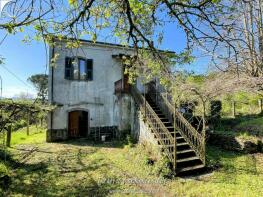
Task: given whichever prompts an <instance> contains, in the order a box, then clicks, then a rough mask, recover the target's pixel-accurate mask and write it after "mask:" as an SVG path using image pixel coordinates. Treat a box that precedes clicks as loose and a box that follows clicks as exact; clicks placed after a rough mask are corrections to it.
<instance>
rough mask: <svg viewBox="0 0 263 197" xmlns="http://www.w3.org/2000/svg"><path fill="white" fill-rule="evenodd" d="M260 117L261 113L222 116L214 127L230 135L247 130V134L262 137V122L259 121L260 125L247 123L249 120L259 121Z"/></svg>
mask: <svg viewBox="0 0 263 197" xmlns="http://www.w3.org/2000/svg"><path fill="white" fill-rule="evenodd" d="M260 118H262V115H260V114H259V115H239V116H236V117H235V118H222V119H221V120H220V122H219V123H218V125H216V126H215V128H214V129H215V130H217V131H222V132H225V133H226V134H232V135H235V134H242V133H245V132H248V134H249V135H254V136H257V137H263V132H262V125H263V122H262V123H261V122H260V125H257V124H253V123H249V122H250V121H260V120H261V119H260ZM242 124H243V125H242ZM230 131H231V133H230Z"/></svg>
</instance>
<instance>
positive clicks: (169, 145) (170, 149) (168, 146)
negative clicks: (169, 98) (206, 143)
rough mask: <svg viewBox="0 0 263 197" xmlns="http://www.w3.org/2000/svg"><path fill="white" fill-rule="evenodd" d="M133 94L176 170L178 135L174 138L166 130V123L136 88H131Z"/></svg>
mask: <svg viewBox="0 0 263 197" xmlns="http://www.w3.org/2000/svg"><path fill="white" fill-rule="evenodd" d="M131 94H132V96H133V98H134V100H135V102H136V103H137V104H138V106H139V108H140V111H141V113H142V115H143V117H144V120H145V121H146V122H147V124H148V126H149V127H150V128H151V130H152V132H153V133H154V134H155V136H156V137H157V139H158V141H159V142H160V144H161V145H162V147H163V148H164V152H165V155H166V156H167V157H168V159H169V160H170V162H171V163H172V164H173V168H174V170H176V133H174V136H172V133H171V132H170V131H169V130H168V129H167V128H166V126H165V125H164V123H163V122H162V121H161V120H160V118H159V117H158V115H157V114H156V113H155V111H154V110H153V109H152V107H151V106H150V105H149V103H148V102H147V101H146V98H145V97H144V96H143V95H142V94H141V93H140V92H139V91H138V90H137V88H136V87H134V86H133V87H131Z"/></svg>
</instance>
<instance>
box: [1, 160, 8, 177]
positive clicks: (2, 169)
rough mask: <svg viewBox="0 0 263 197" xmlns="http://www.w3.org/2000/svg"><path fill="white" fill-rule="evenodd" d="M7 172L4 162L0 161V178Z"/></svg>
mask: <svg viewBox="0 0 263 197" xmlns="http://www.w3.org/2000/svg"><path fill="white" fill-rule="evenodd" d="M8 174H9V172H8V169H7V167H6V165H5V164H4V163H0V178H1V177H3V176H6V175H8Z"/></svg>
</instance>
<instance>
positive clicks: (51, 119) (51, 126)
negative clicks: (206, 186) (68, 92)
mask: <svg viewBox="0 0 263 197" xmlns="http://www.w3.org/2000/svg"><path fill="white" fill-rule="evenodd" d="M53 43H54V39H52V44H53ZM54 56H55V46H54V45H53V47H52V53H51V59H53V58H54ZM50 62H51V61H50ZM53 93H54V67H53V66H51V105H52V104H53V103H54V96H53ZM52 129H53V111H51V113H50V130H51V131H52Z"/></svg>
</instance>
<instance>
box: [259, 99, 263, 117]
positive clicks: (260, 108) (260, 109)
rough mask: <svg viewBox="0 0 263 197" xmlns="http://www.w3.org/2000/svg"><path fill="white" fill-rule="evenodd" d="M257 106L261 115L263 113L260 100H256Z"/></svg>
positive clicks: (262, 102) (262, 104)
mask: <svg viewBox="0 0 263 197" xmlns="http://www.w3.org/2000/svg"><path fill="white" fill-rule="evenodd" d="M258 106H259V113H260V114H262V113H263V101H262V98H261V99H258Z"/></svg>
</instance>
